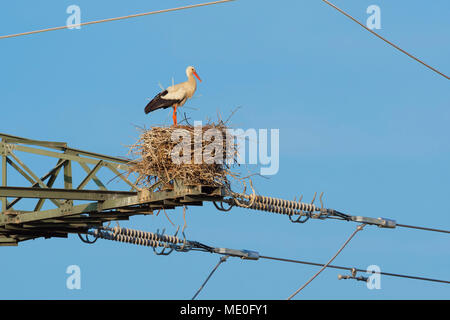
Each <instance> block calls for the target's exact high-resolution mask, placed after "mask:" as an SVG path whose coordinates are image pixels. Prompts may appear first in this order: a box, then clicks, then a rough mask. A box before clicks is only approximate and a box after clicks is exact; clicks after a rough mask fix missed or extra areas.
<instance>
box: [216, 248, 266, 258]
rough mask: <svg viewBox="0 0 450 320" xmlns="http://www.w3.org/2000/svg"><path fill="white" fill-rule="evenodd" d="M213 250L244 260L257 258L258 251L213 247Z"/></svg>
mask: <svg viewBox="0 0 450 320" xmlns="http://www.w3.org/2000/svg"><path fill="white" fill-rule="evenodd" d="M213 252H214V253H218V254H223V255H226V256H231V257H239V258H241V259H244V260H259V252H257V251H251V250H236V249H228V248H214V250H213Z"/></svg>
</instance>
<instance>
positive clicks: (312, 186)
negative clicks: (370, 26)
mask: <svg viewBox="0 0 450 320" xmlns="http://www.w3.org/2000/svg"><path fill="white" fill-rule="evenodd" d="M191 3H200V2H199V1H192V2H187V1H173V0H166V1H152V2H148V1H138V0H132V1H126V2H117V3H112V2H111V1H104V0H97V1H95V2H93V1H81V0H80V1H65V0H64V1H48V0H45V1H44V0H43V1H39V2H36V1H23V0H21V1H14V2H12V1H9V2H4V3H2V4H1V7H0V9H1V10H0V29H1V32H0V33H1V34H2V35H5V34H10V33H17V32H24V31H30V30H34V29H40V28H46V27H53V26H60V25H64V24H65V21H66V19H67V16H68V14H67V13H66V8H67V7H68V6H69V5H72V4H76V5H79V6H80V8H81V14H82V17H81V18H82V21H84V22H85V21H91V20H97V19H103V18H109V17H116V16H123V15H127V14H133V13H139V12H146V11H152V10H158V9H165V8H170V7H176V6H180V5H186V4H191ZM335 3H336V5H338V6H339V7H341V8H343V9H345V10H347V11H348V12H349V13H351V14H352V15H353V16H355V17H356V18H357V19H359V20H360V21H365V20H366V19H367V17H368V15H367V13H366V9H367V7H368V6H369V5H372V4H376V5H379V6H380V8H381V19H382V20H381V26H382V29H381V30H379V32H380V34H382V35H383V36H385V37H387V38H388V39H390V40H391V41H393V42H395V43H397V44H399V45H400V46H401V47H402V48H404V49H406V50H408V51H410V52H411V53H413V54H415V55H417V56H418V57H420V58H422V59H423V60H424V61H426V62H427V63H429V64H431V65H433V66H435V67H437V68H438V69H440V70H441V71H443V72H444V73H447V74H448V73H450V59H449V58H448V57H449V56H450V40H449V31H450V22H449V20H448V12H449V11H450V3H449V2H448V1H445V0H435V1H433V2H426V1H416V0H414V1H406V0H397V1H386V0H376V1H375V0H367V1H366V0H358V1H356V0H353V1H350V0H349V1H343V0H335ZM0 45H1V47H0V48H1V54H0V57H1V61H2V64H1V74H0V79H1V80H0V81H1V83H0V84H1V92H2V94H1V95H0V105H1V108H2V114H1V119H2V121H1V122H0V123H1V124H0V132H3V133H7V134H12V135H18V136H23V137H29V138H34V139H42V140H55V141H66V142H68V143H69V145H70V146H72V147H75V148H79V149H86V150H90V151H95V152H99V153H104V154H109V155H113V156H126V154H127V152H128V150H127V147H126V146H127V145H130V144H132V143H133V142H134V141H135V140H136V139H137V135H138V132H137V130H136V128H135V127H136V126H147V127H149V126H151V125H167V124H170V121H171V119H170V115H169V112H166V111H161V112H156V113H154V114H153V113H152V114H151V115H150V116H145V115H144V113H143V108H144V106H145V104H146V103H147V101H148V100H147V99H148V98H152V97H153V96H154V95H155V94H156V93H158V91H159V86H158V82H160V83H161V84H162V85H164V86H167V85H169V84H171V81H172V77H173V78H174V80H175V82H179V81H184V78H185V74H184V70H185V68H186V66H188V65H194V66H195V67H196V68H197V71H198V73H199V75H200V76H201V77H202V80H203V82H202V83H201V84H200V85H199V87H198V90H197V93H196V97H195V99H192V100H191V101H189V102H188V104H187V106H190V107H192V108H196V110H193V109H187V108H186V109H185V111H186V112H187V113H188V114H189V116H190V117H191V118H193V119H196V120H205V119H206V118H207V117H211V118H215V116H216V114H217V112H220V113H222V114H225V115H226V114H229V113H230V112H231V111H232V110H234V109H235V108H236V107H238V106H240V107H241V109H240V110H239V112H238V113H237V114H236V115H235V116H234V117H233V125H234V126H236V127H240V128H244V129H246V128H257V129H259V128H269V129H271V128H276V129H280V171H279V173H278V174H277V175H275V176H272V177H270V179H255V181H254V183H255V185H256V188H257V190H258V192H259V193H261V194H264V195H271V196H277V197H283V198H287V199H293V198H294V197H295V196H297V197H298V196H299V195H300V194H303V195H304V196H305V200H308V199H311V197H312V195H313V193H314V192H315V191H318V192H321V191H324V192H325V201H326V205H327V206H328V207H331V208H335V209H337V210H340V211H344V212H348V213H350V214H353V215H364V216H369V217H379V216H383V217H388V218H392V219H396V220H397V221H398V222H399V223H403V224H412V225H422V226H430V227H436V228H444V229H449V226H450V215H449V210H448V206H447V204H448V203H447V202H448V190H449V181H450V171H449V166H448V164H449V161H450V148H449V142H448V141H449V137H450V129H449V125H448V124H449V121H450V90H449V89H450V87H449V84H450V83H449V81H448V80H446V79H444V78H443V77H440V76H438V75H437V74H435V73H433V72H432V71H430V70H428V69H426V68H425V67H423V66H422V65H420V64H418V63H417V62H415V61H413V60H412V59H410V58H408V57H406V56H405V55H403V54H401V53H400V52H398V51H396V50H394V49H393V48H391V47H389V46H387V45H386V44H385V43H383V42H382V41H381V40H379V39H377V38H375V37H374V36H373V35H371V34H369V33H368V32H367V31H366V30H363V29H362V28H361V27H360V26H358V25H357V24H355V23H354V22H352V21H350V20H348V19H347V18H345V17H344V16H343V15H341V14H339V13H338V12H337V11H336V10H334V9H332V8H330V7H329V6H327V5H325V4H324V3H323V2H322V1H320V0H316V1H283V2H280V1H265V0H261V1H250V0H239V1H236V2H233V3H229V4H222V5H217V6H211V7H205V8H197V9H191V10H187V11H183V12H175V13H168V14H161V15H154V16H149V17H142V18H136V19H131V20H127V21H120V22H112V23H104V24H98V25H92V26H86V27H82V29H81V30H62V31H55V32H48V33H43V34H37V35H32V36H24V37H20V38H13V39H4V40H1V41H0ZM41 164H42V165H41ZM33 168H34V169H35V170H36V171H38V172H39V173H45V172H46V170H47V169H48V166H47V167H45V166H44V162H42V163H41V162H39V161H38V160H36V162H34V167H33ZM44 171H45V172H44ZM12 181H15V180H12ZM17 183H19V180H17ZM118 187H119V185H118ZM170 214H171V217H172V219H173V220H175V221H177V223H181V221H182V219H181V211H179V210H177V211H175V212H172V213H170ZM121 225H123V226H130V227H134V228H137V229H144V230H148V231H156V229H157V228H162V227H168V228H169V227H170V225H168V223H167V221H166V219H165V217H164V216H163V215H160V216H158V217H155V216H154V217H150V216H149V217H135V218H132V219H131V220H130V221H129V222H126V223H122V224H121ZM355 227H356V225H355V224H351V223H344V222H340V221H310V222H308V223H306V224H304V225H297V224H291V223H290V222H289V220H288V219H287V218H285V217H281V216H278V215H271V214H269V213H260V212H254V211H252V212H250V211H246V210H245V209H233V210H232V211H231V212H230V213H228V214H223V213H220V212H217V210H215V209H214V207H213V206H212V205H209V204H206V205H205V206H204V207H202V208H197V207H192V208H190V209H189V210H188V229H187V236H188V238H190V239H194V240H198V241H201V242H204V243H206V244H210V245H212V246H217V247H229V248H236V249H240V248H245V249H250V250H256V251H259V252H260V253H261V254H263V255H268V256H276V257H283V258H292V259H300V260H309V261H315V262H326V261H327V260H328V259H329V258H330V257H331V256H332V255H333V254H334V253H335V252H336V250H337V249H338V248H339V247H340V245H341V244H342V243H343V242H344V241H345V239H346V238H347V237H348V236H349V235H350V233H351V232H352V231H353V230H354V228H355ZM449 248H450V239H449V238H448V236H446V235H444V234H438V233H431V232H424V231H414V230H407V229H395V230H386V229H379V228H376V227H366V229H365V230H364V231H362V232H360V233H359V234H358V235H357V236H356V238H355V239H354V240H353V241H352V242H351V243H350V244H349V246H348V247H347V248H346V249H345V250H344V251H343V252H342V254H341V255H340V256H339V257H338V258H337V259H336V261H335V262H334V264H337V265H344V266H350V267H353V266H354V267H361V268H366V267H367V266H369V265H371V264H376V265H379V266H380V267H381V270H382V271H386V272H396V273H404V274H412V275H418V276H429V277H435V278H441V279H449V278H450V273H449V269H450V268H449V267H450V259H449V254H450V249H449ZM1 251H2V259H1V260H2V264H1V266H0V270H1V271H2V274H3V275H8V276H7V277H5V276H4V277H2V282H1V285H0V298H2V299H23V298H32V299H55V298H56V299H189V298H191V297H192V295H193V294H194V293H195V291H196V290H197V289H198V287H199V286H200V284H201V283H202V282H203V281H204V279H205V278H206V276H207V274H208V273H209V272H210V270H211V269H212V268H213V266H214V265H215V264H216V263H217V261H218V259H219V257H218V256H216V255H211V254H206V253H174V254H172V255H170V256H168V257H159V256H155V255H154V254H153V252H152V250H150V249H148V248H144V247H134V246H131V245H124V244H118V243H113V242H108V241H101V240H99V241H98V242H97V243H96V244H95V245H91V246H89V245H85V244H83V243H81V242H80V241H79V239H78V237H76V236H70V237H69V239H51V240H35V241H30V242H24V243H21V244H20V245H19V247H12V248H1ZM73 264H75V265H79V266H80V268H81V273H82V276H81V277H82V288H81V290H68V289H67V288H66V279H67V276H68V275H67V274H66V273H65V271H66V268H67V267H68V266H69V265H73ZM316 271H317V268H314V267H309V266H302V265H295V264H288V263H282V262H272V261H265V260H260V261H241V260H238V259H229V260H228V261H227V262H226V263H225V264H223V265H222V266H221V267H220V269H219V270H218V271H217V273H216V274H215V275H214V277H213V278H212V279H211V280H210V282H209V283H208V285H207V287H206V288H205V289H204V291H203V292H202V293H201V295H200V296H199V298H201V299H285V298H287V297H288V296H289V295H290V294H291V293H292V292H293V291H295V290H296V289H297V288H299V287H300V286H301V285H302V284H303V283H304V282H306V281H307V280H308V279H309V278H310V277H311V276H312V275H313V274H314V273H315V272H316ZM338 273H342V272H339V271H336V270H326V271H324V272H323V273H322V274H321V275H320V276H319V277H318V278H317V279H316V280H314V281H313V282H312V283H311V284H310V285H309V286H308V287H307V288H306V289H305V290H303V291H302V292H301V293H300V294H299V295H298V296H297V298H298V299H448V298H449V297H450V288H449V287H448V286H445V285H439V284H433V283H427V282H422V281H413V280H405V279H396V278H388V277H383V278H382V283H381V286H382V288H381V290H368V289H367V288H366V286H365V285H364V284H362V283H360V282H354V281H349V280H346V281H338V280H337V274H338Z"/></svg>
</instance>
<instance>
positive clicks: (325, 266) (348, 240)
mask: <svg viewBox="0 0 450 320" xmlns="http://www.w3.org/2000/svg"><path fill="white" fill-rule="evenodd" d="M364 226H365V225H364V224H362V225H359V226H358V227H356V230H355V231H353V233H352V234H351V235H350V237H349V238H348V239H347V241H345V243H344V244H343V245H342V247H341V248H340V249H339V250H338V251H337V252H336V254H335V255H334V256H333V257H332V258H331V259H330V260H329V261H328V262H327V263H326V264H325V265H324V266H323V267H322V268H321V269H320V270H319V271H318V272H317V273H316V274H315V275H313V276H312V277H311V279H309V280H308V281H306V283H305V284H304V285H303V286H301V287H300V288H299V289H297V290H296V291H295V292H294V293H293V294H291V295H290V296H289V297H288V298H287V300H291V299H292V298H293V297H295V296H296V295H297V294H298V293H299V292H300V291H302V290H303V289H304V288H305V287H306V286H307V285H308V284H310V283H311V282H312V281H313V280H314V279H315V278H316V277H317V276H318V275H319V274H320V273H321V272H322V271H323V270H325V269H326V268H327V267H328V265H329V264H330V263H331V262H333V260H334V259H336V257H337V256H338V255H339V253H341V251H342V250H344V248H345V247H346V246H347V244H348V243H349V242H350V240H352V239H353V237H354V236H355V235H356V234H357V233H358V232H359V231H361V230H362V229H363V228H364Z"/></svg>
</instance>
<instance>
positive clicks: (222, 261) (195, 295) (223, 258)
mask: <svg viewBox="0 0 450 320" xmlns="http://www.w3.org/2000/svg"><path fill="white" fill-rule="evenodd" d="M228 257H229V256H223V257H221V258H220V260H219V262H218V263H217V264H216V266H215V267H214V269H212V271H211V273H210V274H209V276H208V277H207V278H206V280H205V282H203V284H202V285H201V286H200V288H199V289H198V290H197V292H196V293H195V294H194V296H193V297H192V300H195V298H196V297H197V296H198V294H199V293H200V291H202V289H203V288H204V287H205V285H206V283H207V282H208V281H209V279H210V278H211V276H212V275H213V273H214V272H215V271H216V270H217V268H219V266H220V265H221V264H222V263H224V262H225V261H227V259H228Z"/></svg>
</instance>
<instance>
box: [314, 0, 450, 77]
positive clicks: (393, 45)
mask: <svg viewBox="0 0 450 320" xmlns="http://www.w3.org/2000/svg"><path fill="white" fill-rule="evenodd" d="M322 1H323V2H325V3H326V4H328V5H329V6H331V7H333V8H334V9H336V10H337V11H339V12H340V13H342V14H343V15H345V16H346V17H347V18H349V19H351V20H353V21H354V22H356V23H357V24H359V25H360V26H361V27H363V28H364V29H366V30H367V31H369V32H370V33H372V34H373V35H375V36H376V37H378V38H380V39H381V40H383V41H384V42H386V43H388V44H389V45H391V46H392V47H394V48H395V49H397V50H399V51H400V52H402V53H404V54H406V55H407V56H408V57H410V58H412V59H414V60H416V61H417V62H419V63H421V64H422V65H424V66H425V67H427V68H429V69H430V70H432V71H434V72H436V73H437V74H439V75H441V76H443V77H444V78H446V79H447V80H450V77H449V76H447V75H445V74H443V73H442V72H440V71H439V70H437V69H435V68H433V67H432V66H430V65H429V64H426V63H425V62H423V61H422V60H420V59H419V58H416V57H415V56H413V55H412V54H410V53H408V52H406V51H405V50H403V49H402V48H400V47H399V46H397V45H395V44H394V43H392V42H390V41H389V40H387V39H386V38H384V37H382V36H380V35H379V34H378V33H376V32H375V31H373V30H371V29H369V28H368V27H366V26H365V25H364V24H362V23H361V22H359V21H358V20H356V19H355V18H353V17H352V16H351V15H350V14H348V13H347V12H345V11H344V10H342V9H340V8H338V7H336V6H335V5H334V4H332V3H331V2H329V1H327V0H322Z"/></svg>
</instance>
